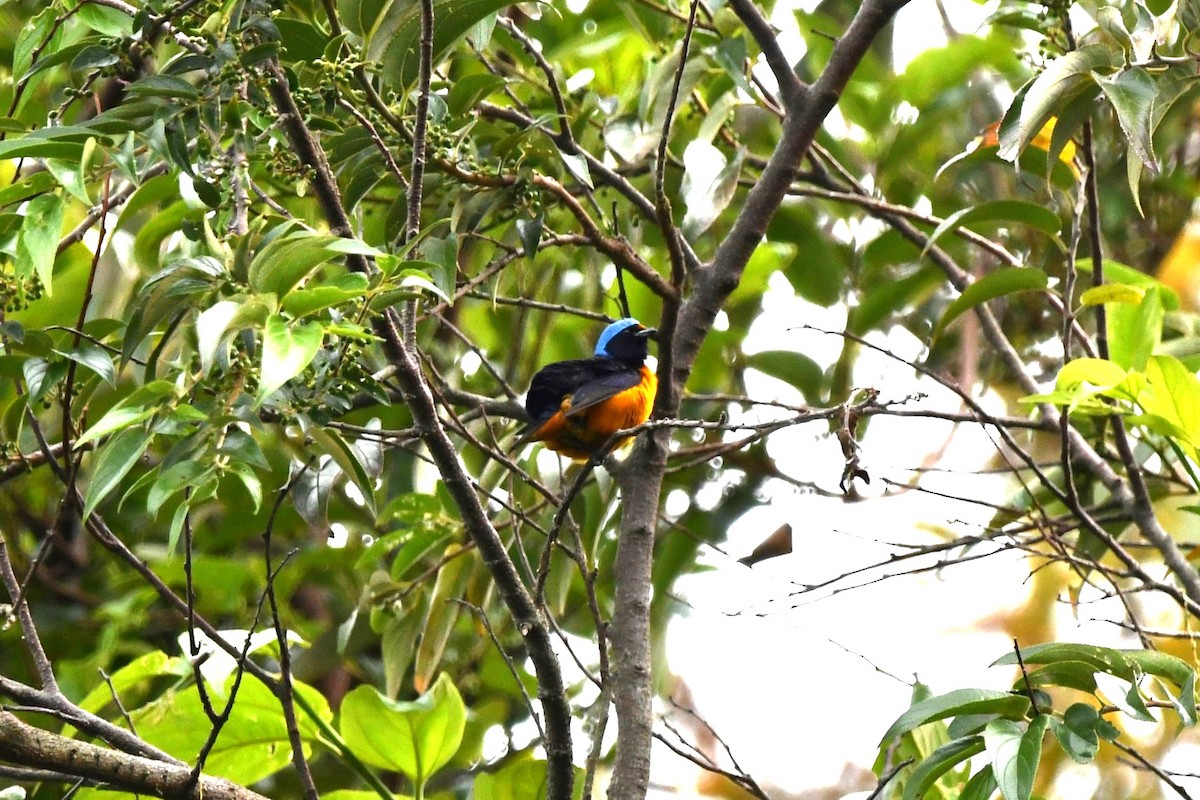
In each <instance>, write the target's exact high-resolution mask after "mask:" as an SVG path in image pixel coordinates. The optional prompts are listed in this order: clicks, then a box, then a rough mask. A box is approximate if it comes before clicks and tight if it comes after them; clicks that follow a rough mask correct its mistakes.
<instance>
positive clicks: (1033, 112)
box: [998, 44, 1121, 800]
mask: <svg viewBox="0 0 1200 800" xmlns="http://www.w3.org/2000/svg"><path fill="white" fill-rule="evenodd" d="M1120 63H1121V53H1120V52H1119V51H1117V50H1113V49H1112V48H1111V47H1109V46H1107V45H1103V44H1089V45H1084V46H1083V47H1081V48H1079V49H1078V50H1072V51H1071V52H1069V53H1067V54H1065V55H1062V56H1060V57H1058V58H1056V59H1055V60H1054V61H1051V62H1050V63H1049V64H1047V65H1046V68H1045V69H1044V70H1042V73H1041V74H1040V75H1038V76H1037V77H1036V78H1035V79H1034V80H1033V81H1032V82H1031V83H1029V84H1027V86H1028V88H1027V89H1025V90H1024V92H1023V94H1020V95H1018V98H1017V100H1016V101H1014V102H1013V104H1012V105H1011V106H1010V107H1009V109H1008V111H1007V113H1005V115H1004V121H1003V123H1002V124H1001V126H1000V149H999V151H998V155H999V156H1000V157H1001V158H1003V159H1004V160H1006V161H1016V159H1017V157H1018V156H1019V155H1020V154H1021V152H1022V151H1023V150H1024V149H1025V148H1026V147H1027V146H1028V145H1029V142H1030V141H1032V140H1033V137H1035V136H1037V135H1038V134H1039V133H1040V132H1041V130H1042V128H1043V126H1045V124H1046V121H1047V120H1049V119H1050V117H1051V116H1052V115H1054V114H1055V113H1056V112H1057V111H1058V110H1059V109H1062V108H1065V107H1067V106H1068V105H1069V104H1070V102H1071V100H1073V99H1074V98H1075V96H1076V95H1078V94H1079V93H1081V92H1083V91H1085V90H1087V89H1088V88H1090V87H1092V86H1094V85H1095V76H1094V74H1093V73H1094V72H1095V71H1096V70H1104V69H1112V68H1114V67H1116V66H1118V65H1119V64H1120ZM1010 800H1011V798H1010Z"/></svg>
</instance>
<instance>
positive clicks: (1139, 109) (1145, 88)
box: [1096, 67, 1158, 172]
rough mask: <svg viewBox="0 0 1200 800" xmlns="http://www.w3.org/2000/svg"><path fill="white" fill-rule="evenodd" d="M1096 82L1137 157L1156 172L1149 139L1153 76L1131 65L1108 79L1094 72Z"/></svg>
mask: <svg viewBox="0 0 1200 800" xmlns="http://www.w3.org/2000/svg"><path fill="white" fill-rule="evenodd" d="M1096 83H1097V84H1098V85H1099V86H1100V91H1102V92H1103V93H1104V96H1105V98H1107V99H1108V102H1109V103H1110V104H1112V107H1113V110H1114V111H1116V112H1117V121H1118V122H1119V123H1120V125H1121V130H1122V131H1123V132H1124V134H1125V139H1126V141H1128V142H1129V146H1130V148H1131V149H1132V150H1133V152H1134V153H1135V154H1136V155H1137V158H1138V160H1140V161H1141V162H1142V165H1143V166H1144V167H1146V169H1148V170H1150V171H1151V172H1158V160H1157V159H1156V158H1155V156H1154V142H1153V141H1152V139H1151V138H1150V135H1151V133H1152V132H1153V129H1152V128H1151V127H1150V125H1151V115H1150V109H1151V106H1152V105H1153V104H1154V99H1155V96H1156V94H1157V86H1156V85H1155V82H1154V78H1153V77H1151V76H1150V73H1149V72H1147V71H1146V70H1145V69H1143V68H1141V67H1132V68H1130V69H1125V70H1122V71H1121V72H1119V73H1117V75H1116V76H1115V77H1112V78H1109V77H1105V76H1104V75H1096Z"/></svg>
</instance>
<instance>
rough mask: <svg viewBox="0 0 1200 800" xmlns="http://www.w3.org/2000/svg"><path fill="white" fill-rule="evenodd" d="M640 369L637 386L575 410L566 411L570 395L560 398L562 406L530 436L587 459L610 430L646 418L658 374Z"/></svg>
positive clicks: (569, 405)
mask: <svg viewBox="0 0 1200 800" xmlns="http://www.w3.org/2000/svg"><path fill="white" fill-rule="evenodd" d="M641 373H642V380H641V382H640V383H638V385H637V386H634V387H632V388H630V389H626V390H625V391H623V392H620V393H619V394H616V395H613V396H612V397H610V398H608V399H607V400H604V401H602V402H600V403H597V404H596V405H594V406H592V407H591V408H586V409H584V410H582V411H580V412H578V413H576V414H571V415H569V416H568V415H567V414H566V412H567V411H569V410H570V408H571V398H570V397H569V396H568V397H565V398H563V404H562V408H561V409H560V410H559V411H558V412H557V413H555V415H554V416H552V417H551V418H550V419H548V420H546V424H545V425H543V426H542V427H541V428H540V429H539V430H538V432H537V434H536V435H534V436H533V437H532V439H533V441H538V442H544V443H545V444H546V446H547V447H549V448H550V449H551V450H555V451H557V452H559V453H562V454H563V455H564V456H567V457H568V458H573V459H575V460H577V461H587V460H588V459H589V458H591V457H592V456H593V455H596V453H597V451H599V450H600V448H601V447H603V446H604V443H605V442H607V441H608V440H609V438H610V437H611V436H612V435H613V434H614V433H616V432H617V431H620V430H625V429H627V428H633V427H636V426H638V425H641V424H642V423H643V422H645V421H646V420H648V419H649V418H650V411H651V409H652V408H653V407H654V396H655V394H656V393H657V392H658V376H656V375H655V374H654V373H653V372H652V371H651V370H650V368H649V367H646V366H644V365H643V366H642V369H641ZM628 441H629V440H628V438H626V439H625V440H623V441H621V442H618V443H617V445H616V446H618V447H619V446H623V445H624V444H626V443H628Z"/></svg>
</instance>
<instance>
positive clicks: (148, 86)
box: [125, 75, 200, 100]
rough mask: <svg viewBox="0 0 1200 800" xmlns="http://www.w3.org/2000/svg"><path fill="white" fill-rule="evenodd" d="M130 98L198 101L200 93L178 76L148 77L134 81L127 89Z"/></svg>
mask: <svg viewBox="0 0 1200 800" xmlns="http://www.w3.org/2000/svg"><path fill="white" fill-rule="evenodd" d="M125 93H126V95H127V96H128V97H130V98H134V99H136V98H139V97H159V98H168V99H169V98H178V99H180V100H196V99H198V98H199V97H200V92H199V91H198V90H197V89H196V87H195V86H193V85H192V84H190V83H188V82H187V81H185V80H184V79H183V78H180V77H179V76H177V75H147V76H146V77H144V78H140V79H139V80H136V81H134V82H133V83H131V84H129V86H128V87H126V89H125Z"/></svg>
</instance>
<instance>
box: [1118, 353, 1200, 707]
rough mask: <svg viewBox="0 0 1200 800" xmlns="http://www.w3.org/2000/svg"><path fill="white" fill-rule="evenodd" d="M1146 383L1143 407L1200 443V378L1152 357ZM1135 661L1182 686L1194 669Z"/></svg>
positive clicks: (1140, 400)
mask: <svg viewBox="0 0 1200 800" xmlns="http://www.w3.org/2000/svg"><path fill="white" fill-rule="evenodd" d="M1146 382H1147V390H1146V391H1143V392H1141V393H1140V394H1139V395H1138V405H1140V406H1141V407H1142V410H1143V411H1145V412H1146V413H1147V414H1155V415H1158V416H1159V417H1162V418H1163V419H1165V420H1167V421H1168V422H1170V423H1171V424H1172V425H1175V426H1177V427H1178V428H1179V429H1180V430H1182V431H1183V433H1184V434H1185V435H1186V436H1187V438H1188V439H1189V440H1190V441H1189V442H1188V443H1189V444H1193V445H1194V444H1200V379H1198V378H1197V377H1196V375H1195V374H1194V373H1193V372H1192V371H1191V370H1189V369H1188V368H1187V367H1186V366H1184V365H1183V362H1181V361H1180V360H1179V359H1177V358H1175V357H1174V356H1151V358H1150V359H1149V361H1148V362H1147V364H1146ZM1160 655H1163V654H1161V653H1155V654H1154V656H1153V657H1152V658H1156V659H1157V657H1158V656H1160ZM1130 658H1131V659H1132V654H1131V655H1130ZM1135 663H1137V664H1138V665H1139V666H1141V667H1142V668H1143V669H1145V671H1147V672H1151V673H1152V674H1155V675H1163V677H1168V678H1170V679H1171V680H1172V681H1174V682H1175V683H1176V684H1177V685H1182V683H1183V681H1184V680H1186V679H1187V678H1188V676H1189V675H1190V674H1191V668H1190V667H1188V666H1187V665H1186V663H1184V662H1179V661H1177V663H1178V666H1177V667H1175V668H1174V669H1173V671H1172V672H1171V674H1164V673H1162V672H1158V671H1155V669H1148V668H1146V666H1154V667H1155V668H1156V669H1167V668H1168V666H1167V665H1168V664H1170V663H1172V662H1163V661H1162V660H1155V661H1150V660H1148V659H1141V660H1138V661H1135ZM1143 665H1146V666H1143Z"/></svg>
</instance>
